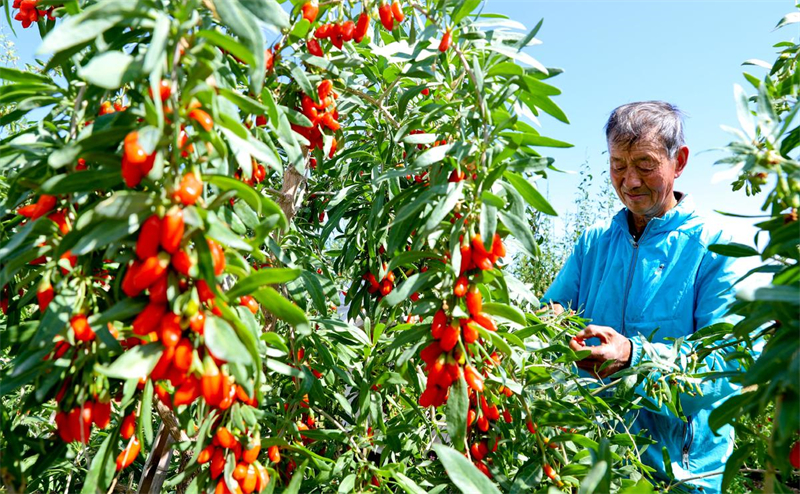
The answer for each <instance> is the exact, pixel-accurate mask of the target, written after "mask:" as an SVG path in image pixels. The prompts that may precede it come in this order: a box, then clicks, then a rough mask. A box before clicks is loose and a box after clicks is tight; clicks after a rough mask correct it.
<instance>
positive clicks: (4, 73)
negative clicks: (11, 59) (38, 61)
mask: <svg viewBox="0 0 800 494" xmlns="http://www.w3.org/2000/svg"><path fill="white" fill-rule="evenodd" d="M0 79H3V80H4V81H8V82H18V83H31V84H48V85H51V86H52V85H53V81H52V80H50V78H49V77H47V76H44V75H42V74H37V73H35V72H29V71H27V70H18V69H12V68H9V67H0ZM53 87H54V88H56V87H55V86H53ZM56 89H57V88H56Z"/></svg>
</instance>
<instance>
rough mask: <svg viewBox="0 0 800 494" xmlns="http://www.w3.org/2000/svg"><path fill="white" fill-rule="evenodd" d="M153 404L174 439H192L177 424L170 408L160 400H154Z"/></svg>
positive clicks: (178, 440)
mask: <svg viewBox="0 0 800 494" xmlns="http://www.w3.org/2000/svg"><path fill="white" fill-rule="evenodd" d="M155 405H156V411H157V412H158V416H159V417H161V420H162V421H163V422H164V427H166V428H167V430H168V431H169V433H170V435H171V436H172V438H173V439H175V441H177V442H187V441H193V439H192V438H190V437H189V436H188V435H187V434H186V432H185V431H184V430H183V429H181V427H180V425H179V424H178V419H176V418H175V414H174V413H172V410H170V409H169V408H168V407H167V406H166V405H165V404H163V403H161V400H155Z"/></svg>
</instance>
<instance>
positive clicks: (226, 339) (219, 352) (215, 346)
mask: <svg viewBox="0 0 800 494" xmlns="http://www.w3.org/2000/svg"><path fill="white" fill-rule="evenodd" d="M205 342H206V346H207V347H208V348H209V350H211V352H212V353H213V354H214V355H215V356H216V357H218V358H220V359H222V360H226V361H228V362H235V363H239V364H244V365H249V364H250V363H252V358H251V357H250V353H248V351H247V348H246V347H245V346H244V344H243V343H242V342H241V341H240V340H239V337H238V336H237V335H236V333H235V332H234V330H233V328H232V327H231V325H230V324H229V323H228V321H226V320H224V319H221V318H219V317H215V316H209V317H207V318H206V327H205Z"/></svg>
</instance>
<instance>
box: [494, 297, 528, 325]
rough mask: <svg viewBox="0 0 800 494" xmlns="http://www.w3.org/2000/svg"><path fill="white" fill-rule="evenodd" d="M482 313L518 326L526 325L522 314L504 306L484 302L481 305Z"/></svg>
mask: <svg viewBox="0 0 800 494" xmlns="http://www.w3.org/2000/svg"><path fill="white" fill-rule="evenodd" d="M483 312H485V313H487V314H489V315H491V316H498V317H502V318H504V319H507V320H509V321H511V322H515V323H517V324H519V325H520V326H525V325H526V324H527V323H528V321H527V320H526V319H525V314H523V313H522V311H521V310H519V309H517V308H516V307H511V306H510V305H506V304H500V303H497V302H486V303H484V304H483Z"/></svg>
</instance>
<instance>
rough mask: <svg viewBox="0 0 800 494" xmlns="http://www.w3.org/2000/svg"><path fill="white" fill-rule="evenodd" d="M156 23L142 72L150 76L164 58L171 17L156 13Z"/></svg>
mask: <svg viewBox="0 0 800 494" xmlns="http://www.w3.org/2000/svg"><path fill="white" fill-rule="evenodd" d="M155 15H156V22H155V26H154V27H153V37H152V38H151V40H150V45H149V46H148V47H147V53H145V55H144V61H143V62H142V72H144V73H145V74H149V73H151V72H153V70H155V69H156V67H158V65H159V63H161V61H162V60H163V58H164V55H165V52H166V49H167V40H168V38H169V28H170V22H169V17H167V16H166V14H164V13H163V12H156V14H155Z"/></svg>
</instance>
